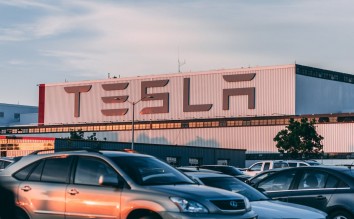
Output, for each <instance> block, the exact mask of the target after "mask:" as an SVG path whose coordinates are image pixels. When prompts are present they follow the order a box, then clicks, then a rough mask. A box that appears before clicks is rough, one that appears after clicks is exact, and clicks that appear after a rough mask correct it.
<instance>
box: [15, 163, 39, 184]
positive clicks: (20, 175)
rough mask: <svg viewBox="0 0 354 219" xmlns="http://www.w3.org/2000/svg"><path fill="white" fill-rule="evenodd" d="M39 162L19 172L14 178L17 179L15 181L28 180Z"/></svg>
mask: <svg viewBox="0 0 354 219" xmlns="http://www.w3.org/2000/svg"><path fill="white" fill-rule="evenodd" d="M37 164H38V162H34V163H32V164H30V165H28V166H26V167H24V168H22V169H21V170H19V171H17V172H16V173H15V174H14V175H13V176H14V177H15V179H18V180H26V178H27V176H28V174H29V173H30V172H31V171H32V169H33V168H34V167H35V166H37Z"/></svg>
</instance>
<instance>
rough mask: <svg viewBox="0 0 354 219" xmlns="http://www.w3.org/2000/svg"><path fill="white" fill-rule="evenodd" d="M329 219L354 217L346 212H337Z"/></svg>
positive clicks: (350, 218) (349, 218)
mask: <svg viewBox="0 0 354 219" xmlns="http://www.w3.org/2000/svg"><path fill="white" fill-rule="evenodd" d="M329 219H354V218H353V215H351V214H350V213H348V212H347V211H344V210H339V211H335V212H333V213H331V214H329Z"/></svg>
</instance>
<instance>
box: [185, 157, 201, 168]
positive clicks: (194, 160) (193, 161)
mask: <svg viewBox="0 0 354 219" xmlns="http://www.w3.org/2000/svg"><path fill="white" fill-rule="evenodd" d="M188 162H189V166H200V165H202V164H203V159H202V158H200V157H190V158H189V159H188Z"/></svg>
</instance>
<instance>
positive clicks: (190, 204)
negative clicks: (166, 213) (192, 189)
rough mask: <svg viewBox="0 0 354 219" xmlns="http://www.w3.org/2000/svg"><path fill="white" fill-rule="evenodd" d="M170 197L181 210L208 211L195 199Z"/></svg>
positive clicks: (192, 211)
mask: <svg viewBox="0 0 354 219" xmlns="http://www.w3.org/2000/svg"><path fill="white" fill-rule="evenodd" d="M170 199H171V201H172V202H173V203H175V205H177V207H178V208H179V209H180V211H181V212H190V213H208V209H206V207H204V206H203V205H202V204H200V203H198V202H196V201H192V200H188V199H185V198H180V197H171V198H170Z"/></svg>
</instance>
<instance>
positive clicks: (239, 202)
mask: <svg viewBox="0 0 354 219" xmlns="http://www.w3.org/2000/svg"><path fill="white" fill-rule="evenodd" d="M0 181H1V184H2V185H4V186H5V187H7V188H9V189H11V190H12V191H13V192H14V193H15V197H16V205H17V206H16V207H17V214H18V215H19V217H20V218H23V219H30V218H36V219H44V218H45V219H47V218H50V219H58V218H61V219H63V218H66V219H82V218H100V219H106V218H107V219H108V218H111V219H112V218H115V219H177V218H178V219H193V218H194V219H195V218H203V219H256V218H257V216H256V214H255V212H254V211H252V210H251V206H250V203H249V201H248V199H247V198H245V197H244V196H241V195H239V194H235V193H232V192H229V191H225V190H221V189H216V188H210V187H206V186H201V185H197V184H195V183H194V182H193V181H192V180H191V179H190V178H188V177H187V176H186V175H184V174H182V173H181V172H179V171H178V170H176V169H175V168H173V167H171V166H169V165H168V164H166V163H165V162H163V161H160V160H159V159H157V158H155V157H152V156H149V155H143V154H137V153H127V152H117V151H96V152H89V151H71V152H58V153H53V154H38V155H28V156H25V157H23V158H22V159H21V160H19V161H18V162H16V163H14V164H13V165H11V166H9V167H8V168H6V169H4V170H3V171H2V172H1V173H0Z"/></svg>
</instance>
